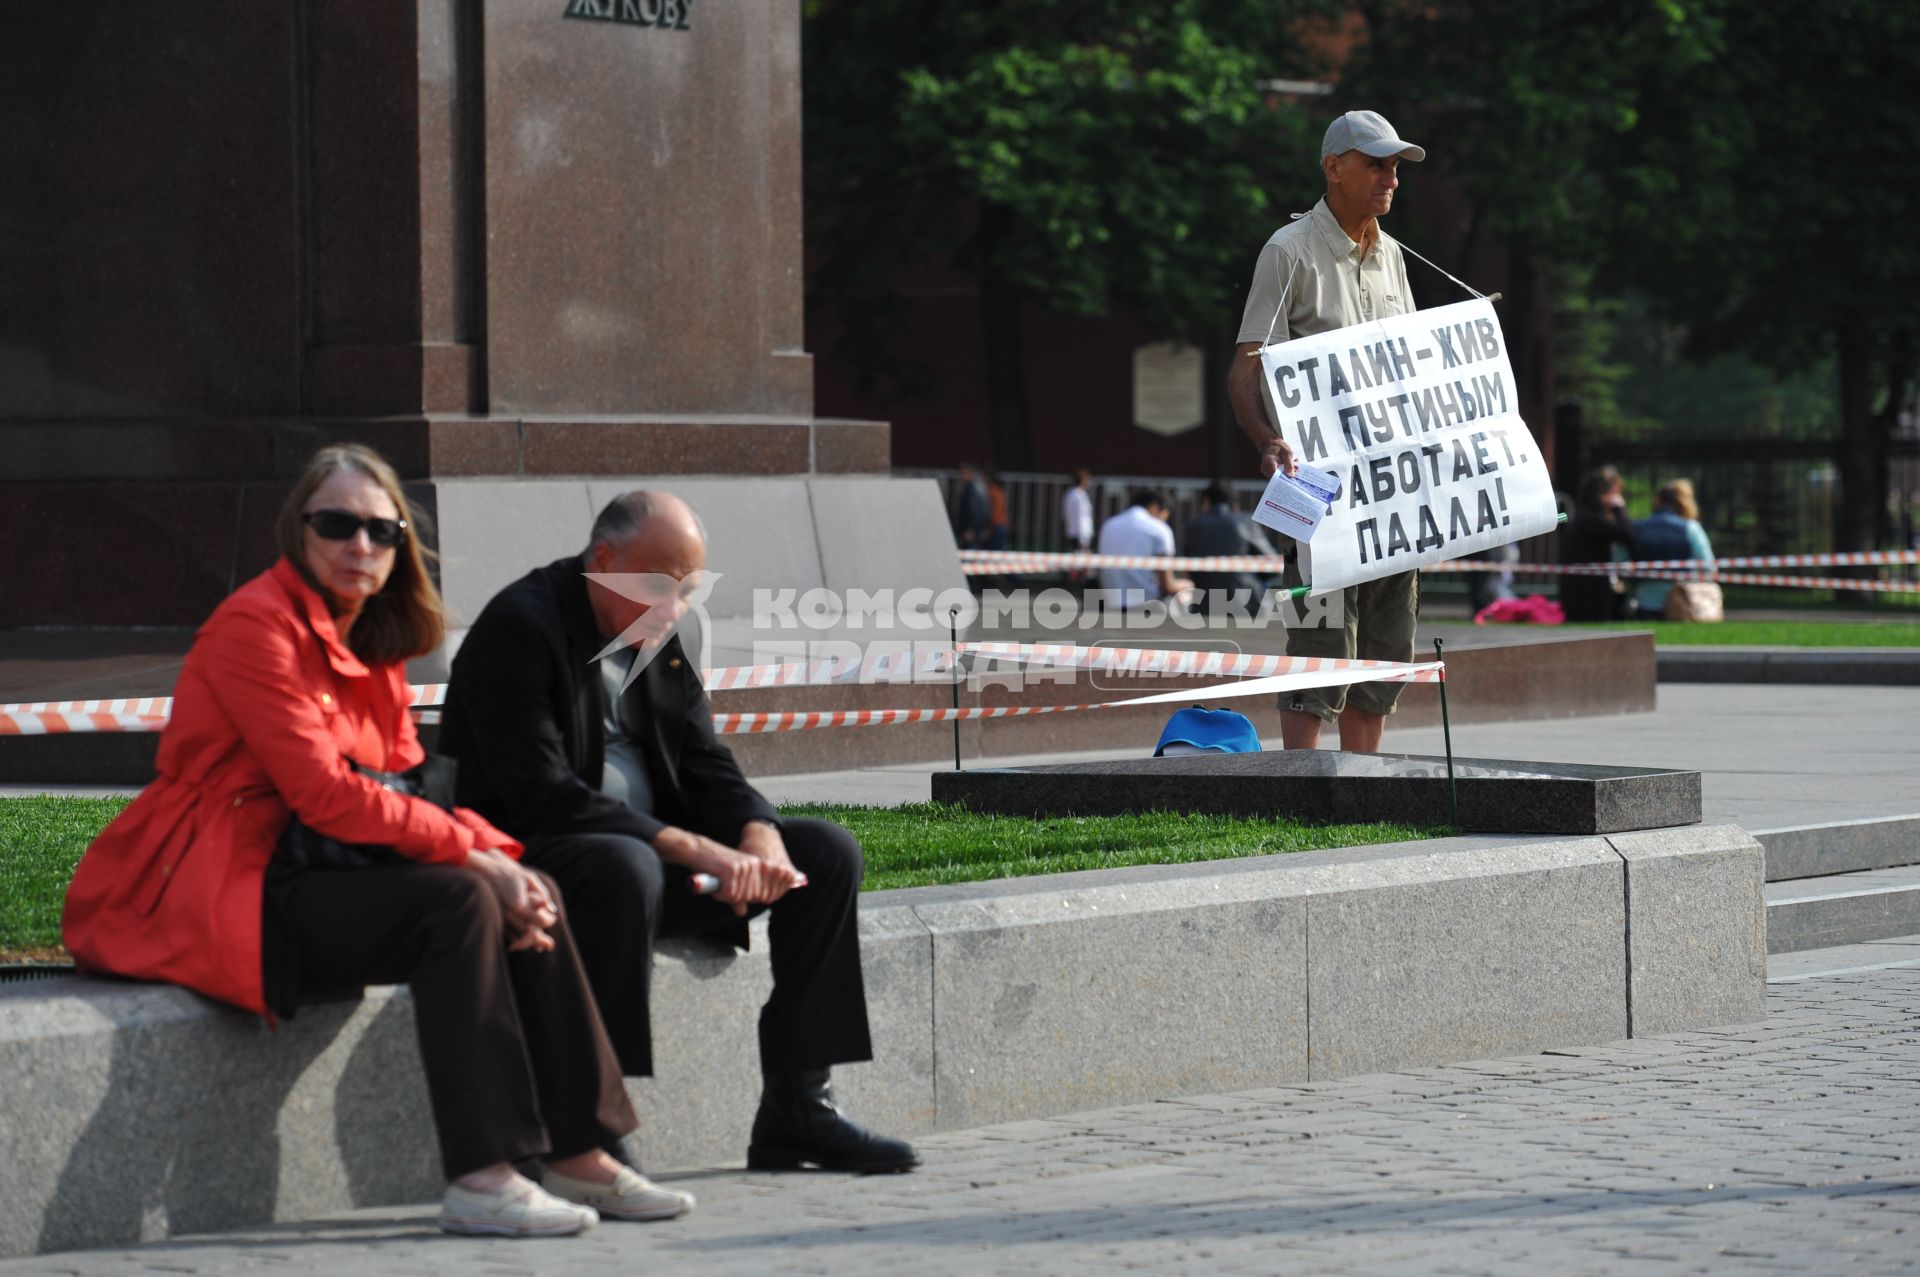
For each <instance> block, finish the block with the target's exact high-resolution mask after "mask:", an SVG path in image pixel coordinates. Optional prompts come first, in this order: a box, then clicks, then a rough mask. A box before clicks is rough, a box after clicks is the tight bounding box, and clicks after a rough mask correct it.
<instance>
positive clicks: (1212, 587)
mask: <svg viewBox="0 0 1920 1277" xmlns="http://www.w3.org/2000/svg"><path fill="white" fill-rule="evenodd" d="M1180 535H1181V539H1182V540H1183V541H1185V542H1186V552H1187V553H1188V554H1189V555H1192V556H1194V557H1196V558H1202V557H1216V556H1240V555H1251V556H1258V557H1267V558H1273V557H1277V556H1278V555H1279V553H1280V552H1279V551H1278V550H1277V549H1275V548H1274V544H1273V542H1272V541H1271V540H1269V539H1268V538H1267V534H1266V530H1265V529H1264V528H1262V527H1261V526H1260V525H1259V524H1257V523H1255V522H1254V521H1253V516H1252V515H1250V514H1247V513H1245V512H1243V511H1240V510H1235V509H1234V508H1233V496H1232V494H1231V493H1229V492H1228V491H1227V490H1226V488H1224V487H1223V486H1221V485H1220V484H1217V483H1215V484H1209V485H1208V486H1207V490H1206V491H1205V492H1203V493H1201V494H1200V513H1199V514H1196V515H1195V516H1194V517H1193V518H1191V519H1189V520H1187V526H1186V528H1185V529H1184V530H1183V531H1182V532H1181V534H1180ZM1269 583H1270V578H1269V576H1267V575H1266V574H1262V573H1258V572H1195V573H1194V574H1193V588H1194V590H1195V594H1196V597H1195V599H1194V604H1193V610H1194V611H1196V612H1199V613H1200V614H1201V615H1203V616H1204V615H1206V614H1207V613H1208V611H1209V609H1211V608H1214V607H1219V608H1221V609H1223V610H1224V609H1227V608H1241V607H1244V608H1247V609H1250V610H1254V611H1257V610H1258V609H1259V607H1260V602H1261V600H1262V599H1263V598H1265V596H1266V592H1267V588H1268V585H1269ZM1236 595H1237V596H1238V597H1237V598H1236V597H1235V596H1236Z"/></svg>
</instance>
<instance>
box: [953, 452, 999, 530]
mask: <svg viewBox="0 0 1920 1277" xmlns="http://www.w3.org/2000/svg"><path fill="white" fill-rule="evenodd" d="M947 518H948V520H949V521H950V522H951V523H952V524H953V539H954V541H955V542H957V543H958V544H959V546H960V548H961V549H963V550H984V549H986V548H987V539H988V537H989V536H991V534H992V532H993V519H992V510H991V508H990V507H989V505H988V502H987V487H986V485H985V484H984V483H982V482H981V481H980V474H979V472H978V471H976V470H975V469H974V468H973V463H972V462H970V461H962V462H961V463H960V468H959V471H958V472H957V473H956V474H955V475H954V480H953V497H952V500H951V501H950V503H949V504H948V508H947Z"/></svg>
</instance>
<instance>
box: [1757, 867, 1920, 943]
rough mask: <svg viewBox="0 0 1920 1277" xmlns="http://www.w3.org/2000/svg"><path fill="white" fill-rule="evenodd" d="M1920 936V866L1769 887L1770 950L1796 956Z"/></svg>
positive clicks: (1839, 875)
mask: <svg viewBox="0 0 1920 1277" xmlns="http://www.w3.org/2000/svg"><path fill="white" fill-rule="evenodd" d="M1916 933H1920V866H1916V865H1901V866H1898V867H1895V868H1889V869H1867V870H1862V871H1860V872H1858V873H1845V874H1830V875H1827V876H1825V877H1821V878H1800V879H1795V880H1793V881H1790V882H1770V883H1768V884H1767V952H1768V953H1797V952H1799V951H1801V950H1803V949H1827V948H1833V947H1835V946H1838V945H1850V944H1861V943H1866V942H1870V941H1876V940H1888V939H1890V938H1892V937H1897V936H1909V935H1914V934H1916Z"/></svg>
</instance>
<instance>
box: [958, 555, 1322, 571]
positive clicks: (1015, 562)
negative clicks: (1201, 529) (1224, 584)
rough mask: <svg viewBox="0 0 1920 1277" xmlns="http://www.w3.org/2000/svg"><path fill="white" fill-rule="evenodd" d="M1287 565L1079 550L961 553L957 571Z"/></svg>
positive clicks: (1274, 560)
mask: <svg viewBox="0 0 1920 1277" xmlns="http://www.w3.org/2000/svg"><path fill="white" fill-rule="evenodd" d="M1286 565H1287V561H1286V560H1285V559H1284V558H1281V557H1280V556H1278V555H1273V556H1266V555H1215V556H1212V557H1196V556H1193V555H1177V554H1089V553H1086V552H1085V551H1080V550H1066V551H1055V550H962V551H960V570H961V571H962V572H964V573H966V574H967V575H968V576H1010V575H1013V574H1016V573H1021V572H1048V571H1053V570H1057V569H1059V568H1165V569H1167V570H1168V571H1170V572H1278V571H1280V570H1281V569H1282V568H1284V567H1286Z"/></svg>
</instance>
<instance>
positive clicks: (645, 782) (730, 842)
mask: <svg viewBox="0 0 1920 1277" xmlns="http://www.w3.org/2000/svg"><path fill="white" fill-rule="evenodd" d="M706 564H707V541H706V533H705V531H704V530H703V529H702V528H701V526H700V522H699V520H698V519H697V518H695V516H694V513H693V511H692V509H690V508H689V507H688V506H687V504H686V503H685V502H684V501H681V500H680V499H679V498H678V497H675V496H671V495H669V494H667V493H661V492H629V493H627V494H626V495H624V496H620V497H616V498H614V500H613V501H612V502H611V503H609V504H608V506H607V508H606V509H605V510H602V511H601V512H600V517H599V518H598V519H597V520H595V522H594V525H593V532H592V535H591V538H590V539H589V541H588V543H587V548H586V550H585V552H584V553H582V554H578V555H575V556H573V557H572V558H567V559H561V560H560V561H558V562H557V563H551V564H548V565H547V566H546V567H543V568H536V569H534V570H533V571H532V572H529V573H528V574H527V575H526V576H524V577H521V578H520V579H519V580H518V581H515V582H514V583H513V584H512V585H509V586H507V588H506V589H504V590H502V591H500V593H499V594H497V595H495V596H494V597H493V599H492V601H491V602H489V603H488V604H487V606H486V608H485V609H484V610H483V611H482V612H481V613H480V619H479V620H477V621H475V622H474V624H473V628H472V630H470V631H469V632H468V634H467V638H466V641H465V642H464V643H462V644H461V646H460V652H459V654H458V655H457V656H456V657H455V658H454V662H453V681H452V683H451V685H450V686H449V687H448V689H447V704H446V710H445V718H444V723H443V726H442V727H441V729H440V748H441V749H442V750H443V751H444V752H446V753H448V754H451V755H452V756H453V757H455V758H457V759H458V760H459V761H460V775H459V794H460V801H461V803H462V804H463V805H471V806H472V807H473V808H474V809H475V810H476V811H484V812H488V813H491V816H492V818H493V819H496V820H497V821H498V822H499V823H500V824H501V825H502V827H504V828H506V829H508V830H511V831H512V832H513V833H514V834H515V836H516V837H518V838H520V839H521V841H522V842H524V843H525V844H526V853H525V861H526V863H527V864H528V865H530V866H537V867H538V868H539V869H540V870H541V871H542V872H544V873H546V874H548V875H550V876H551V877H553V878H554V879H555V880H556V881H557V882H559V884H560V891H561V896H562V898H563V899H564V901H565V903H566V907H567V915H568V917H569V919H570V920H571V922H572V926H573V931H574V935H575V936H576V937H577V940H578V946H579V950H580V958H581V962H582V964H583V965H584V966H585V967H586V969H587V978H588V980H589V981H590V982H591V984H592V986H593V992H594V999H595V1001H597V1002H598V1003H599V1005H600V1015H601V1018H602V1019H603V1020H605V1022H606V1026H607V1036H608V1037H609V1038H611V1039H612V1041H613V1046H614V1050H615V1052H616V1054H618V1056H619V1057H620V1064H621V1070H622V1072H624V1073H626V1074H627V1075H628V1076H639V1077H645V1076H648V1075H650V1074H651V1073H652V1072H653V1035H652V1026H651V1019H650V1016H649V1008H648V993H649V980H650V977H651V975H652V970H653V944H654V939H655V937H656V936H660V935H690V934H705V935H710V936H713V937H716V938H719V939H722V940H728V941H731V942H733V943H734V944H736V945H738V946H740V947H741V948H745V947H746V943H747V925H746V922H747V918H749V917H751V916H752V915H754V914H757V913H760V912H762V911H771V914H772V917H771V919H770V932H769V934H770V936H771V941H772V949H773V952H772V962H773V993H772V995H771V996H770V997H769V998H768V999H767V1004H766V1006H765V1007H764V1008H763V1009H762V1010H761V1012H760V1069H761V1074H762V1077H763V1080H764V1083H765V1089H764V1090H763V1092H762V1094H761V1098H760V1111H759V1114H758V1116H756V1117H755V1119H754V1123H753V1133H752V1136H751V1139H750V1143H749V1144H748V1146H747V1165H748V1166H749V1167H752V1168H754V1169H758V1170H788V1169H797V1168H798V1167H799V1166H800V1165H801V1164H802V1163H812V1164H813V1165H816V1166H821V1167H826V1168H829V1169H833V1170H845V1171H868V1172H872V1171H901V1170H906V1169H907V1168H909V1167H911V1166H913V1165H915V1164H916V1162H917V1161H918V1159H917V1158H916V1156H915V1155H914V1151H913V1149H912V1147H911V1146H909V1145H907V1144H906V1143H904V1142H902V1141H900V1140H896V1139H889V1138H887V1137H885V1136H881V1135H876V1134H874V1133H873V1132H871V1131H868V1130H866V1129H864V1128H863V1127H861V1126H860V1125H858V1124H857V1123H855V1122H854V1121H852V1120H851V1119H849V1118H848V1117H846V1116H845V1115H844V1114H842V1113H841V1112H840V1111H839V1109H838V1108H836V1107H835V1105H834V1102H833V1095H832V1092H831V1090H830V1089H829V1086H828V1074H827V1071H828V1069H829V1068H830V1067H831V1066H832V1065H835V1064H842V1063H849V1062H852V1061H855V1060H868V1059H872V1058H873V1047H872V1043H871V1040H870V1038H869V1035H868V1030H867V1000H866V993H865V990H864V988H863V986H862V983H861V976H860V936H859V892H860V879H861V874H862V859H861V855H860V847H859V844H858V843H856V842H854V840H853V837H852V835H850V834H849V833H847V831H846V830H844V829H842V828H841V827H840V826H838V825H835V824H831V823H829V822H827V821H824V820H783V819H782V818H781V816H780V815H779V813H778V812H776V811H775V810H774V809H773V806H772V805H771V804H770V803H768V802H767V800H766V799H765V798H763V797H761V796H760V794H759V792H758V791H756V790H755V789H754V788H753V786H751V785H749V784H748V783H747V781H746V778H745V777H744V776H742V775H741V774H740V768H739V765H738V764H736V763H735V762H734V760H733V753H732V751H730V750H728V749H727V748H726V747H725V746H724V745H722V744H720V742H719V741H718V740H717V739H716V738H715V737H714V734H713V722H712V719H713V711H712V707H711V706H710V705H709V704H708V701H707V694H706V690H705V689H704V688H703V687H701V685H700V671H699V670H698V669H696V668H695V667H694V665H693V663H692V662H691V661H690V660H688V659H687V655H686V653H685V652H684V651H683V650H682V649H681V645H680V640H679V639H678V638H677V637H674V636H673V634H672V631H673V628H674V626H675V625H676V624H677V623H678V622H679V620H680V618H681V617H682V616H683V615H684V614H685V612H686V610H687V608H688V606H689V600H690V599H691V598H692V597H693V595H694V594H695V593H696V592H697V590H698V587H699V583H700V577H701V574H702V573H703V572H704V571H705V569H706ZM588 573H593V574H594V575H595V577H596V578H599V579H589V577H588V575H587V574H588ZM636 665H637V668H636ZM696 873H704V874H711V875H712V876H713V877H715V878H717V879H719V883H720V886H719V890H718V891H717V892H715V893H714V894H713V895H711V896H702V895H696V894H694V892H693V890H692V876H693V875H694V874H696Z"/></svg>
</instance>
